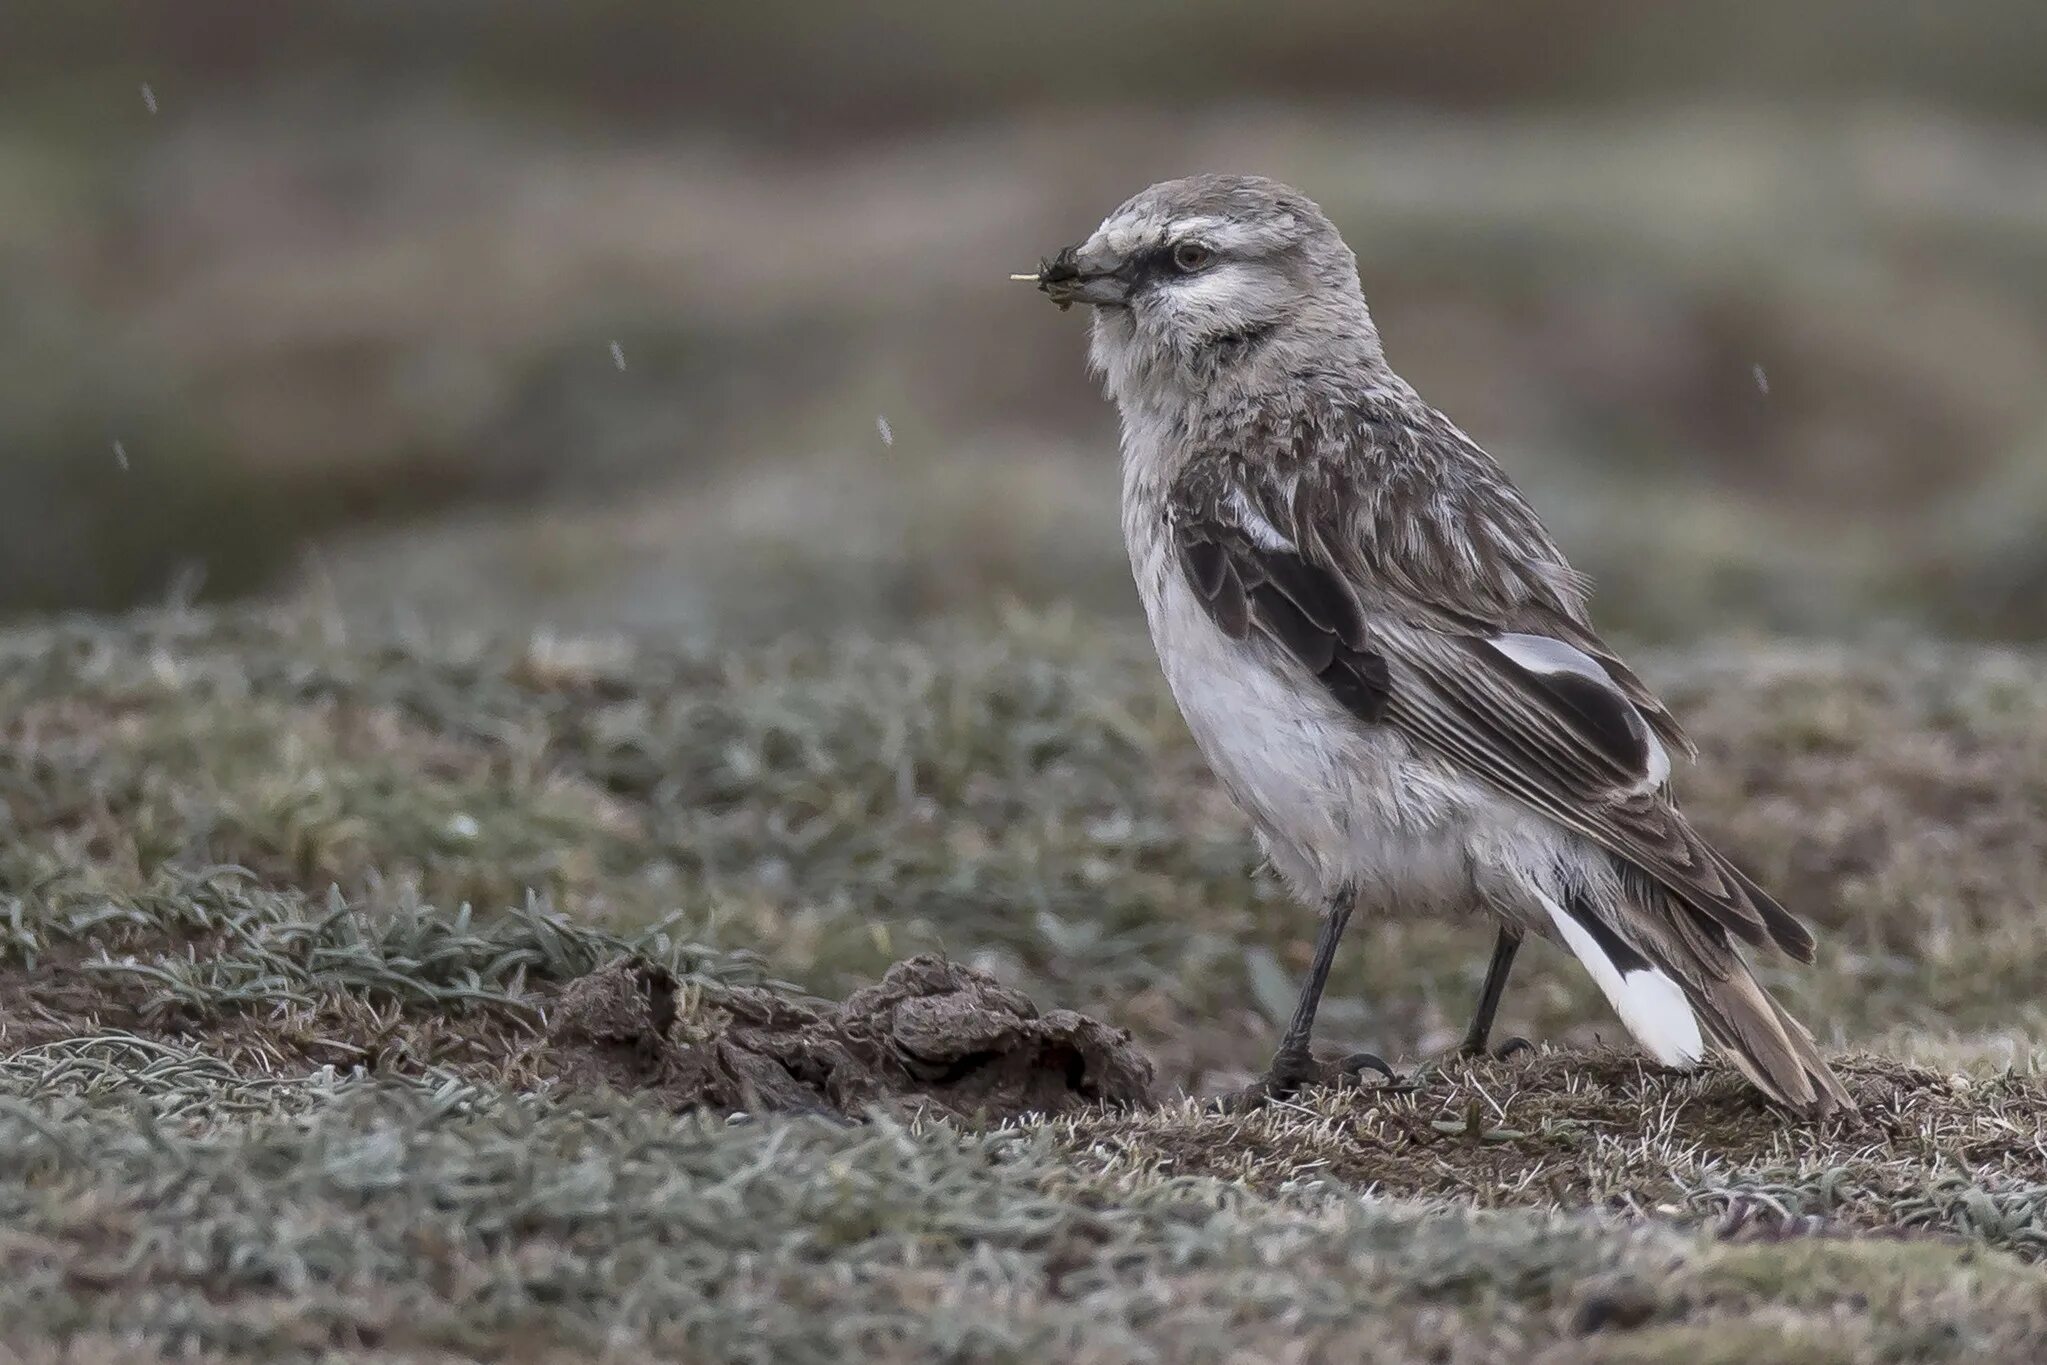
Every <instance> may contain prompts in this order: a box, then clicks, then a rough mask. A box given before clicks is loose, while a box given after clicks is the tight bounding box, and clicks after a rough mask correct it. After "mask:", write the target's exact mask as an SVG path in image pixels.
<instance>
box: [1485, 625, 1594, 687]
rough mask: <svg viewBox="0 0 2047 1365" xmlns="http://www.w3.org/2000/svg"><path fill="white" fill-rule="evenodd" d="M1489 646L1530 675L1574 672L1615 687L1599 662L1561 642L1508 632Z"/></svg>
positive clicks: (1540, 636)
mask: <svg viewBox="0 0 2047 1365" xmlns="http://www.w3.org/2000/svg"><path fill="white" fill-rule="evenodd" d="M1487 643H1488V644H1490V645H1491V646H1492V647H1493V648H1494V649H1497V650H1498V651H1500V653H1502V654H1504V655H1506V656H1507V657H1508V658H1509V659H1511V660H1513V661H1514V663H1516V664H1518V665H1519V666H1520V667H1522V668H1525V669H1527V670H1528V671H1529V672H1530V673H1575V674H1577V675H1578V676H1579V677H1581V678H1592V679H1595V680H1596V681H1598V682H1603V683H1605V684H1606V685H1607V686H1608V687H1612V686H1613V679H1612V677H1610V676H1609V675H1608V674H1607V671H1606V670H1605V669H1603V668H1601V667H1600V666H1599V660H1597V659H1595V658H1593V657H1592V656H1591V655H1590V654H1587V653H1586V652H1585V651H1584V650H1582V649H1577V648H1574V647H1573V646H1571V645H1567V644H1565V643H1564V642H1563V641H1562V640H1552V639H1551V638H1550V637H1549V636H1547V635H1518V634H1513V633H1509V634H1506V635H1495V636H1494V637H1493V638H1492V639H1491V640H1489V641H1487Z"/></svg>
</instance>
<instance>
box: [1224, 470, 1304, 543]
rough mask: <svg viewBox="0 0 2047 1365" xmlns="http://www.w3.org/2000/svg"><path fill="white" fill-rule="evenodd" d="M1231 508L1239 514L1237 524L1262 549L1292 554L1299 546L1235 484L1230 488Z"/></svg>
mask: <svg viewBox="0 0 2047 1365" xmlns="http://www.w3.org/2000/svg"><path fill="white" fill-rule="evenodd" d="M1230 510H1231V511H1233V512H1235V513H1236V514H1237V525H1239V526H1241V527H1242V528H1243V529H1244V531H1245V533H1246V534H1248V535H1249V536H1250V537H1251V539H1252V540H1254V541H1256V542H1258V548H1260V549H1261V550H1274V551H1278V552H1280V553H1283V554H1292V553H1293V552H1294V551H1295V550H1296V549H1298V548H1299V547H1298V546H1296V545H1295V544H1294V543H1293V542H1292V541H1291V540H1288V539H1287V538H1286V537H1285V536H1283V535H1281V534H1280V533H1279V528H1278V527H1277V526H1274V525H1273V524H1272V523H1271V522H1269V521H1267V520H1266V519H1265V514H1264V513H1262V512H1260V511H1259V510H1258V509H1257V508H1255V507H1253V506H1252V505H1251V499H1250V498H1248V497H1246V496H1245V495H1244V490H1243V489H1241V488H1238V487H1235V486H1232V487H1231V489H1230Z"/></svg>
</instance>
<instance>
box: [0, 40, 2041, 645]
mask: <svg viewBox="0 0 2047 1365" xmlns="http://www.w3.org/2000/svg"><path fill="white" fill-rule="evenodd" d="M2043 69H2047V6H2043V5H2041V4H2039V3H2037V0H1997V2H1994V3H1982V4H1968V5H1963V4H1932V3H1906V0H1807V3H1797V4H1783V3H1780V4H1771V5H1762V4H1755V5H1744V4H1725V5H1715V6H1710V7H1708V6H1684V7H1679V6H1630V7H1621V6H1615V5H1611V4H1604V3H1589V2H1588V0H1556V2H1555V3H1546V4H1543V5H1526V6H1500V5H1497V4H1492V3H1482V2H1481V0H1401V2H1399V3H1373V4H1352V3H1339V2H1338V0H1305V2H1304V3H1294V4H1269V5H1264V6H1259V7H1256V8H1255V10H1254V8H1253V7H1249V6H1241V5H1226V4H1222V3H1188V0H1177V2H1176V3H1164V2H1163V0H1137V2H1134V3H1123V4H1119V5H1113V6H1099V5H1093V4H1082V3H1079V0H1054V2H1053V3H1045V4H1040V5H1036V6H1029V7H1003V8H1002V9H1000V10H997V9H996V8H994V7H985V6H971V5H958V4H952V3H941V2H940V0H916V2H914V3H905V4H897V5H891V6H883V7H853V6H837V7H826V6H820V5H812V4H797V3H791V2H789V0H767V2H765V3H762V2H756V3H747V4H740V3H722V4H693V5H686V6H685V5H668V4H657V3H654V0H594V2H592V3H582V4H575V5H569V4H560V5H540V4H533V5H521V6H494V5H486V4H483V3H480V2H479V0H407V2H406V3H396V2H395V0H382V2H376V3H372V2H371V0H362V2H360V3H352V4H338V5H324V6H298V5H280V4H259V3H227V2H226V0H181V3H180V4H178V5H176V6H168V5H152V4H144V3H135V4H131V5H126V6H122V5H109V4H96V3H80V4H70V3H62V4H60V3H54V0H53V2H51V3H26V4H16V5H12V6H10V7H9V10H8V13H7V16H6V18H5V20H4V33H0V92H4V98H0V616H7V617H20V616H22V615H25V614H33V613H48V612H53V611H60V610H69V609H118V608H123V607H128V606H132V605H144V604H157V603H161V602H163V601H165V600H166V599H170V600H185V599H191V598H206V599H227V598H236V597H248V596H264V597H272V598H304V599H308V600H312V601H316V602H319V603H323V604H325V605H328V606H331V607H332V608H333V609H335V610H338V611H343V612H371V613H382V612H388V611H393V610H399V611H406V612H417V613H421V614H423V615H427V616H455V617H457V618H458V619H462V620H488V619H490V618H492V617H494V616H499V615H509V616H512V617H515V618H516V619H519V620H522V621H532V620H545V621H549V622H553V623H557V624H559V625H561V626H564V627H568V628H603V627H609V626H646V627H653V628H657V629H661V630H665V631H673V632H676V633H678V634H694V633H698V632H716V633H719V634H721V635H731V636H734V637H747V636H756V637H758V636H770V635H780V634H783V633H786V632H789V631H791V630H801V629H804V628H806V627H808V626H811V625H833V626H838V625H843V624H847V623H851V624H854V625H871V626H873V627H874V628H876V629H894V628H898V627H901V626H904V625H908V624H914V623H916V622H918V621H920V620H921V619H924V618H927V617H931V616H934V615H944V614H951V613H960V612H968V613H973V612H983V611H990V610H993V609H994V605H995V604H997V603H1000V602H1003V601H1008V600H1022V601H1025V602H1039V603H1042V602H1055V601H1056V602H1077V603H1079V604H1080V605H1081V607H1082V609H1084V610H1088V611H1100V612H1103V613H1127V612H1130V611H1132V609H1133V601H1132V594H1131V592H1130V589H1129V587H1128V584H1127V580H1126V570H1125V567H1124V564H1123V560H1122V553H1121V550H1120V547H1119V546H1118V544H1117V542H1116V531H1115V511H1114V505H1113V504H1114V498H1115V490H1116V476H1115V471H1114V458H1115V457H1114V419H1113V415H1112V414H1111V412H1110V411H1109V409H1108V408H1107V406H1106V405H1105V404H1104V403H1103V402H1102V400H1101V398H1100V396H1099V394H1098V393H1097V392H1096V390H1095V389H1094V386H1093V384H1092V383H1091V381H1090V380H1089V379H1088V378H1087V377H1086V375H1085V374H1084V371H1083V359H1082V357H1083V350H1084V341H1083V320H1082V319H1081V317H1080V316H1079V315H1077V314H1073V315H1064V316H1062V315H1060V314H1059V313H1057V312H1056V311H1054V310H1053V309H1051V308H1049V307H1046V306H1045V304H1044V303H1043V301H1042V300H1040V299H1039V298H1037V297H1036V296H1035V295H1034V294H1032V292H1031V291H1030V290H1029V289H1028V288H1027V287H1025V286H1019V285H1013V284H1010V283H1008V282H1007V281H1006V280H1005V278H1004V277H1005V275H1006V274H1008V273H1009V272H1010V271H1012V270H1019V269H1025V268H1030V267H1031V266H1033V265H1034V264H1035V262H1036V261H1037V259H1038V257H1039V256H1040V255H1041V254H1043V253H1046V252H1048V251H1050V250H1051V249H1053V248H1056V247H1057V246H1059V245H1061V244H1063V243H1065V242H1068V241H1071V240H1074V239H1076V238H1078V237H1080V236H1083V235H1085V233H1086V232H1087V231H1089V230H1090V229H1091V227H1092V226H1093V225H1094V224H1095V223H1096V222H1097V221H1099V219H1100V218H1101V217H1102V216H1103V215H1104V214H1105V213H1106V212H1107V211H1108V210H1109V209H1111V208H1112V207H1114V206H1115V204H1116V203H1117V202H1119V201H1120V200H1121V199H1123V198H1124V197H1125V196H1127V195H1128V194H1129V193H1131V192H1133V191H1134V190H1136V189H1138V188H1140V187H1142V186H1143V185H1145V184H1146V183H1148V182H1150V181H1152V180H1155V179H1160V178H1163V177H1166V176H1172V175H1179V174H1185V173H1188V172H1191V171H1195V170H1202V169H1219V170H1220V169H1227V170H1246V171H1259V172H1263V173H1267V174H1271V175H1275V176H1278V177H1281V178H1284V179H1287V180H1290V181H1293V182H1295V183H1297V184H1299V185H1300V186H1301V187H1302V188H1304V189H1305V190H1306V191H1308V192H1309V193H1310V194H1311V195H1312V196H1314V197H1315V198H1317V199H1319V200H1320V201H1321V203H1322V204H1323V205H1324V206H1325V207H1326V208H1327V209H1328V210H1329V212H1330V214H1331V215H1332V216H1333V217H1334V218H1335V220H1336V221H1337V223H1338V225H1339V226H1340V227H1341V228H1342V229H1343V231H1344V232H1345V234H1346V235H1347V237H1348V238H1349V240H1350V242H1351V244H1352V245H1353V246H1354V247H1355V248H1356V249H1357V252H1358V255H1359V257H1360V260H1361V264H1362V268H1363V272H1364V277H1365V284H1366V290H1367V293H1368V294H1369V295H1370V297H1371V298H1372V300H1373V304H1374V307H1375V311H1376V313H1377V316H1378V319H1379V323H1380V326H1381V329H1382V331H1383V333H1384V334H1385V336H1386V339H1387V345H1388V350H1389V352H1390V354H1391V357H1392V359H1393V361H1394V363H1395V364H1396V365H1397V366H1399V367H1400V368H1401V369H1402V370H1403V372H1405V373H1406V374H1407V375H1408V377H1409V378H1410V379H1412V380H1413V381H1414V382H1415V383H1416V384H1417V386H1418V387H1420V388H1421V390H1422V391H1423V393H1424V394H1425V395H1426V396H1428V397H1429V398H1430V399H1432V400H1433V401H1434V402H1436V403H1437V404H1438V405H1439V406H1441V407H1443V408H1445V409H1446V410H1447V411H1448V412H1449V413H1451V415H1452V416H1453V417H1455V418H1456V419H1457V420H1458V421H1459V422H1460V423H1461V424H1462V425H1464V426H1465V427H1466V428H1467V429H1468V430H1469V431H1471V432H1472V433H1473V434H1474V435H1475V436H1476V437H1477V438H1478V439H1479V440H1480V441H1481V442H1482V443H1483V444H1485V445H1486V446H1488V447H1489V448H1490V449H1491V450H1492V451H1493V452H1494V453H1495V454H1496V455H1498V456H1499V457H1500V458H1501V460H1502V461H1503V462H1504V463H1505V464H1506V465H1507V467H1508V468H1509V469H1510V470H1511V471H1512V472H1513V473H1514V474H1515V476H1516V477H1517V478H1518V479H1520V481H1521V482H1522V483H1523V484H1524V486H1525V487H1527V488H1528V489H1529V491H1530V492H1531V493H1532V495H1533V496H1534V497H1535V498H1536V500H1537V503H1538V505H1539V506H1540V507H1541V508H1543V509H1544V510H1545V513H1546V515H1547V516H1548V518H1549V520H1550V522H1551V525H1552V527H1553V529H1555V531H1556V532H1557V533H1558V535H1559V537H1560V538H1561V539H1562V540H1563V542H1564V544H1565V545H1566V547H1567V549H1568V550H1569V552H1570V553H1571V554H1572V555H1573V557H1574V558H1575V559H1576V560H1577V561H1578V563H1579V564H1580V565H1581V566H1582V567H1584V568H1586V569H1588V570H1590V571H1592V572H1593V573H1594V574H1596V575H1597V577H1598V578H1599V580H1600V583H1601V602H1600V607H1599V610H1600V614H1601V617H1602V619H1603V620H1604V621H1605V622H1607V623H1609V624H1610V625H1611V627H1612V628H1613V631H1614V633H1615V634H1617V635H1622V636H1631V637H1634V638H1637V639H1690V638H1693V637H1696V636H1699V635H1702V634H1710V633H1728V632H1735V633H1740V632H1797V633H1802V634H1816V635H1833V636H1855V635H1866V634H1868V633H1870V632H1872V631H1877V632H1882V631H1893V630H1905V631H1913V632H1926V633H1934V634H1940V635H1947V636H1966V635H1974V636H1994V637H2003V638H2019V639H2027V638H2037V637H2039V636H2040V635H2041V634H2042V633H2043V631H2047V535H2043V522H2047V384H2043V382H2042V376H2043V374H2047V80H2043V79H2042V78H2041V74H2040V73H2041V71H2042V70H2043Z"/></svg>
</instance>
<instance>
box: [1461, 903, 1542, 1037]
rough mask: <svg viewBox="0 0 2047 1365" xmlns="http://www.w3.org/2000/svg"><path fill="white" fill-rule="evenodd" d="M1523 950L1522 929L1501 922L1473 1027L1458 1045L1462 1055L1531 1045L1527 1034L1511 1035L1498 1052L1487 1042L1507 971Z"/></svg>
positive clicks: (1473, 1016) (1504, 991)
mask: <svg viewBox="0 0 2047 1365" xmlns="http://www.w3.org/2000/svg"><path fill="white" fill-rule="evenodd" d="M1520 950H1521V931H1520V930H1519V929H1516V928H1514V927H1513V926H1512V925H1508V924H1502V925H1501V926H1500V936H1499V937H1498V938H1496V939H1494V940H1493V960H1492V961H1491V962H1489V963H1487V964H1486V970H1485V984H1484V985H1483V986H1481V987H1479V991H1478V1012H1477V1013H1475V1014H1473V1015H1472V1016H1471V1027H1470V1028H1468V1029H1466V1030H1465V1031H1464V1042H1463V1044H1462V1045H1461V1046H1459V1047H1458V1049H1457V1051H1458V1054H1459V1055H1460V1056H1464V1057H1485V1056H1494V1057H1507V1056H1511V1055H1513V1054H1514V1053H1516V1052H1521V1051H1524V1050H1526V1049H1527V1048H1528V1046H1529V1043H1528V1040H1527V1039H1526V1038H1509V1039H1508V1040H1507V1041H1506V1042H1504V1043H1501V1044H1500V1047H1499V1050H1498V1051H1497V1052H1491V1051H1489V1050H1488V1048H1487V1046H1486V1045H1487V1044H1488V1043H1489V1042H1491V1041H1492V1036H1493V1017H1494V1016H1495V1015H1497V1014H1498V1013H1499V1012H1500V997H1501V996H1503V995H1505V994H1506V993H1507V974H1508V973H1509V972H1512V971H1513V970H1514V954H1515V953H1517V952H1519V951H1520Z"/></svg>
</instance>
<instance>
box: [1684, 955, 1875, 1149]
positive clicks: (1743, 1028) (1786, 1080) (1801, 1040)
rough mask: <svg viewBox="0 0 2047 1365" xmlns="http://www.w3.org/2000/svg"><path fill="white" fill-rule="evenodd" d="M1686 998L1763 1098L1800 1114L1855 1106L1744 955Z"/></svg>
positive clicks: (1710, 1034) (1801, 1027)
mask: <svg viewBox="0 0 2047 1365" xmlns="http://www.w3.org/2000/svg"><path fill="white" fill-rule="evenodd" d="M1686 994H1687V996H1688V997H1689V998H1690V1000H1691V1004H1692V1008H1693V1009H1694V1010H1696V1011H1697V1012H1698V1016H1699V1022H1700V1023H1701V1024H1703V1025H1704V1026H1705V1030H1706V1036H1707V1037H1709V1038H1711V1039H1712V1040H1713V1042H1714V1044H1715V1046H1717V1047H1718V1048H1719V1049H1720V1050H1721V1052H1723V1053H1725V1054H1726V1055H1727V1059H1728V1060H1729V1061H1731V1062H1733V1063H1734V1065H1735V1066H1736V1068H1738V1069H1739V1070H1740V1072H1741V1074H1742V1075H1744V1076H1746V1077H1748V1078H1749V1080H1750V1081H1751V1082H1752V1083H1753V1084H1754V1085H1755V1087H1756V1088H1757V1089H1758V1090H1760V1091H1762V1092H1763V1093H1764V1094H1765V1095H1768V1096H1769V1097H1770V1098H1771V1099H1773V1100H1775V1101H1776V1102H1777V1103H1779V1104H1781V1105H1783V1106H1784V1107H1785V1108H1786V1109H1791V1110H1795V1111H1797V1112H1799V1113H1801V1114H1812V1115H1815V1116H1823V1115H1826V1114H1830V1113H1833V1112H1835V1111H1836V1110H1849V1109H1853V1108H1855V1101H1854V1099H1853V1098H1851V1097H1850V1096H1849V1094H1848V1091H1847V1088H1846V1087H1845V1086H1843V1085H1842V1084H1841V1081H1840V1078H1839V1077H1837V1076H1835V1075H1834V1071H1833V1068H1832V1067H1830V1066H1828V1065H1827V1061H1826V1058H1824V1057H1822V1056H1820V1050H1819V1048H1818V1047H1816V1046H1815V1045H1814V1044H1813V1041H1812V1034H1810V1033H1809V1032H1807V1031H1806V1027H1805V1025H1803V1024H1801V1023H1799V1022H1798V1021H1797V1020H1796V1019H1793V1018H1792V1017H1791V1016H1790V1015H1789V1014H1787V1013H1786V1012H1785V1010H1784V1007H1783V1006H1782V1005H1780V1004H1778V1003H1777V1002H1776V1001H1775V1000H1773V999H1771V998H1770V993H1769V992H1768V991H1766V990H1764V989H1763V987H1762V985H1761V983H1759V982H1758V981H1757V980H1756V979H1755V976H1754V975H1753V974H1752V973H1750V971H1749V968H1748V964H1747V963H1746V962H1743V961H1742V960H1741V959H1740V957H1738V956H1736V957H1735V958H1734V970H1733V971H1731V972H1729V973H1728V974H1727V975H1726V976H1725V977H1724V978H1720V979H1717V980H1716V979H1714V978H1713V977H1710V976H1708V977H1705V978H1703V979H1702V981H1701V985H1700V988H1699V989H1698V990H1696V991H1688V992H1686Z"/></svg>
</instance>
